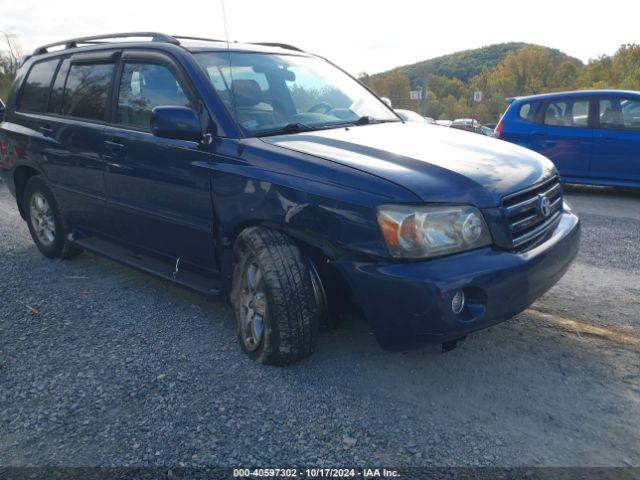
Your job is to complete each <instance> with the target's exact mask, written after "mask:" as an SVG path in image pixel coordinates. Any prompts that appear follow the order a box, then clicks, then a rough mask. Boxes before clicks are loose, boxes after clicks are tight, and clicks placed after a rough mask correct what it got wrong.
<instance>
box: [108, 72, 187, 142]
mask: <svg viewBox="0 0 640 480" xmlns="http://www.w3.org/2000/svg"><path fill="white" fill-rule="evenodd" d="M161 105H162V106H183V107H187V106H189V105H190V102H189V100H188V98H187V96H186V95H185V93H184V91H183V90H182V88H181V87H180V84H179V83H178V81H177V80H176V78H175V77H174V75H173V73H171V71H170V70H169V69H168V68H167V67H165V66H163V65H158V64H145V63H126V64H125V66H124V69H123V71H122V78H121V79H120V89H119V93H118V118H117V122H118V123H119V124H121V125H126V126H129V127H134V128H139V129H143V130H149V129H150V128H151V111H152V110H153V109H154V108H155V107H158V106H161Z"/></svg>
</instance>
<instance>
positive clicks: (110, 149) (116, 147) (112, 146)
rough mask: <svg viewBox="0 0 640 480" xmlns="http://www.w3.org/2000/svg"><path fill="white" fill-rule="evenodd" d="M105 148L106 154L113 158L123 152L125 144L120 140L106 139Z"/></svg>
mask: <svg viewBox="0 0 640 480" xmlns="http://www.w3.org/2000/svg"><path fill="white" fill-rule="evenodd" d="M104 149H105V152H106V155H105V156H106V157H109V158H113V157H116V156H118V155H120V153H122V151H123V150H124V145H123V144H121V143H118V142H111V141H109V140H106V141H105V142H104Z"/></svg>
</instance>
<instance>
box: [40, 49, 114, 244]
mask: <svg viewBox="0 0 640 480" xmlns="http://www.w3.org/2000/svg"><path fill="white" fill-rule="evenodd" d="M116 55H117V52H116V51H103V52H99V53H88V54H76V55H73V56H71V57H68V58H66V59H64V60H63V61H62V62H61V63H60V66H59V67H58V69H57V72H56V75H55V79H54V81H53V84H52V88H51V92H50V94H49V98H48V103H47V109H46V113H45V114H42V115H39V116H38V129H37V131H38V134H39V139H40V140H41V141H42V143H43V146H42V148H41V149H39V150H40V151H41V152H42V164H41V167H42V170H43V171H44V173H45V175H46V176H47V179H48V180H49V182H50V183H51V185H52V188H53V189H54V194H55V196H56V199H57V200H58V202H59V203H60V205H61V207H62V209H63V211H64V212H65V217H66V218H67V220H68V221H69V223H70V225H71V227H72V229H73V230H76V231H78V232H80V233H82V234H86V235H91V234H95V233H99V234H110V233H112V225H111V222H110V220H109V216H108V213H107V209H106V199H105V181H104V160H103V158H102V154H101V153H102V142H103V139H102V136H103V134H104V132H103V130H104V125H105V120H106V116H107V105H108V98H109V91H110V89H111V85H112V81H113V75H114V72H115V58H116ZM32 117H33V116H32Z"/></svg>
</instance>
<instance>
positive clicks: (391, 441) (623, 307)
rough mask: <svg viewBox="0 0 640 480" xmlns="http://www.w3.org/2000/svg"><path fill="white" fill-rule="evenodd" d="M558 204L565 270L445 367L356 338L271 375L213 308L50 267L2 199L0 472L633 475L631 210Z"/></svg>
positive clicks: (106, 267) (354, 328)
mask: <svg viewBox="0 0 640 480" xmlns="http://www.w3.org/2000/svg"><path fill="white" fill-rule="evenodd" d="M569 198H570V201H572V203H573V205H574V208H575V209H576V210H577V211H578V213H579V214H580V215H581V217H582V220H583V226H584V236H583V247H582V250H581V253H580V256H579V258H578V260H577V262H576V263H575V264H574V266H573V267H572V268H571V270H570V271H569V272H568V274H567V275H566V276H565V278H564V279H563V280H562V281H561V282H560V283H559V284H558V285H557V286H556V287H555V288H554V289H553V290H551V291H550V292H549V293H548V294H547V295H545V297H543V298H542V299H540V301H538V302H537V303H536V304H535V305H534V306H533V307H532V308H531V309H530V310H528V311H526V312H524V313H523V314H521V315H519V316H518V317H516V318H514V319H512V320H511V321H508V322H505V323H503V324H501V325H498V326H496V327H493V328H490V329H488V330H485V331H482V332H479V333H476V334H474V335H472V336H470V337H469V338H468V339H467V341H466V342H464V343H462V344H461V345H460V346H459V347H458V348H457V349H456V350H454V351H452V352H449V353H447V354H441V353H440V351H439V349H438V348H435V347H433V348H426V349H423V350H419V351H414V352H410V353H407V354H393V353H387V352H384V351H383V350H381V349H380V348H379V347H378V346H377V344H376V343H375V340H374V339H373V337H372V336H371V335H370V334H369V333H368V331H367V328H366V325H364V323H363V322H360V321H351V322H347V323H344V324H343V325H341V326H340V328H339V329H338V330H336V331H332V332H327V333H323V334H322V335H321V338H320V344H319V349H318V351H317V353H316V354H315V355H314V356H313V357H311V358H310V359H309V360H306V361H304V362H301V363H299V364H297V365H295V366H293V367H291V368H285V369H280V368H270V367H264V366H260V365H256V364H254V363H252V362H251V361H250V360H248V359H247V358H246V357H245V356H244V355H243V354H242V353H241V351H240V349H239V348H238V347H237V345H236V343H235V335H234V323H233V314H232V311H231V309H230V308H229V307H228V306H227V305H225V304H221V303H211V302H207V301H206V300H204V299H203V298H201V297H199V296H197V295H195V294H192V293H190V292H188V291H185V290H183V289H181V288H179V287H176V286H173V285H170V284H168V283H165V282H162V281H159V280H156V279H154V278H152V277H150V276H147V275H144V274H141V273H138V272H136V271H134V270H132V269H129V268H127V267H123V266H120V265H118V264H116V263H114V262H112V261H109V260H106V259H102V258H100V257H97V256H95V255H91V254H84V255H82V256H80V257H79V258H77V259H76V260H73V261H67V262H60V261H51V260H48V259H45V258H44V257H42V256H41V255H40V254H39V253H38V251H37V250H36V247H35V246H34V245H33V243H32V241H31V239H30V238H29V234H28V231H27V228H26V225H25V224H24V223H23V222H22V221H21V219H20V218H19V215H18V212H17V209H16V208H15V206H14V201H13V198H12V197H10V195H9V194H8V192H7V190H6V188H5V187H4V186H2V185H0V272H1V276H0V465H5V466H8V465H15V466H22V465H58V466H123V465H136V466H149V465H158V466H160V465H164V466H168V465H209V466H239V465H242V466H247V465H257V466H274V467H281V466H285V465H310V466H311V465H313V466H328V465H334V466H341V465H342V466H344V465H354V464H356V465H361V466H372V465H393V466H433V465H445V466H446V465H495V466H513V465H533V466H535V465H553V466H573V465H598V466H624V465H640V408H639V407H640V355H639V352H640V349H639V347H638V343H633V342H634V339H639V338H640V303H639V300H638V299H639V298H640V281H639V277H640V251H639V249H638V245H639V244H640V208H639V207H640V196H638V195H633V194H624V195H623V194H617V193H611V192H610V191H607V190H600V189H580V190H571V191H570V193H569ZM540 312H544V313H546V314H548V315H542V314H541V313H540ZM567 320H572V321H573V322H572V323H571V324H572V325H574V326H576V325H577V326H578V327H580V328H568V327H567ZM582 326H585V327H589V326H590V327H593V326H598V327H601V330H600V331H605V332H608V333H607V334H606V335H591V334H585V333H584V331H585V330H584V329H582V328H581V327H582ZM581 332H582V333H581ZM630 339H631V340H630Z"/></svg>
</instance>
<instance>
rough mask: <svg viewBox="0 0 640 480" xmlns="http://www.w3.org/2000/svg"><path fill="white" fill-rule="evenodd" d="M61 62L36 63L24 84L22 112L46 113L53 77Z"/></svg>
mask: <svg viewBox="0 0 640 480" xmlns="http://www.w3.org/2000/svg"><path fill="white" fill-rule="evenodd" d="M58 63H60V61H59V60H58V59H56V60H48V61H45V62H39V63H36V64H35V65H34V66H33V67H31V70H30V71H29V74H28V75H27V79H26V80H25V82H24V86H23V87H22V93H21V95H20V110H22V111H25V112H45V111H46V109H47V102H48V100H49V90H50V88H51V81H52V80H53V75H54V73H55V72H56V68H58Z"/></svg>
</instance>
